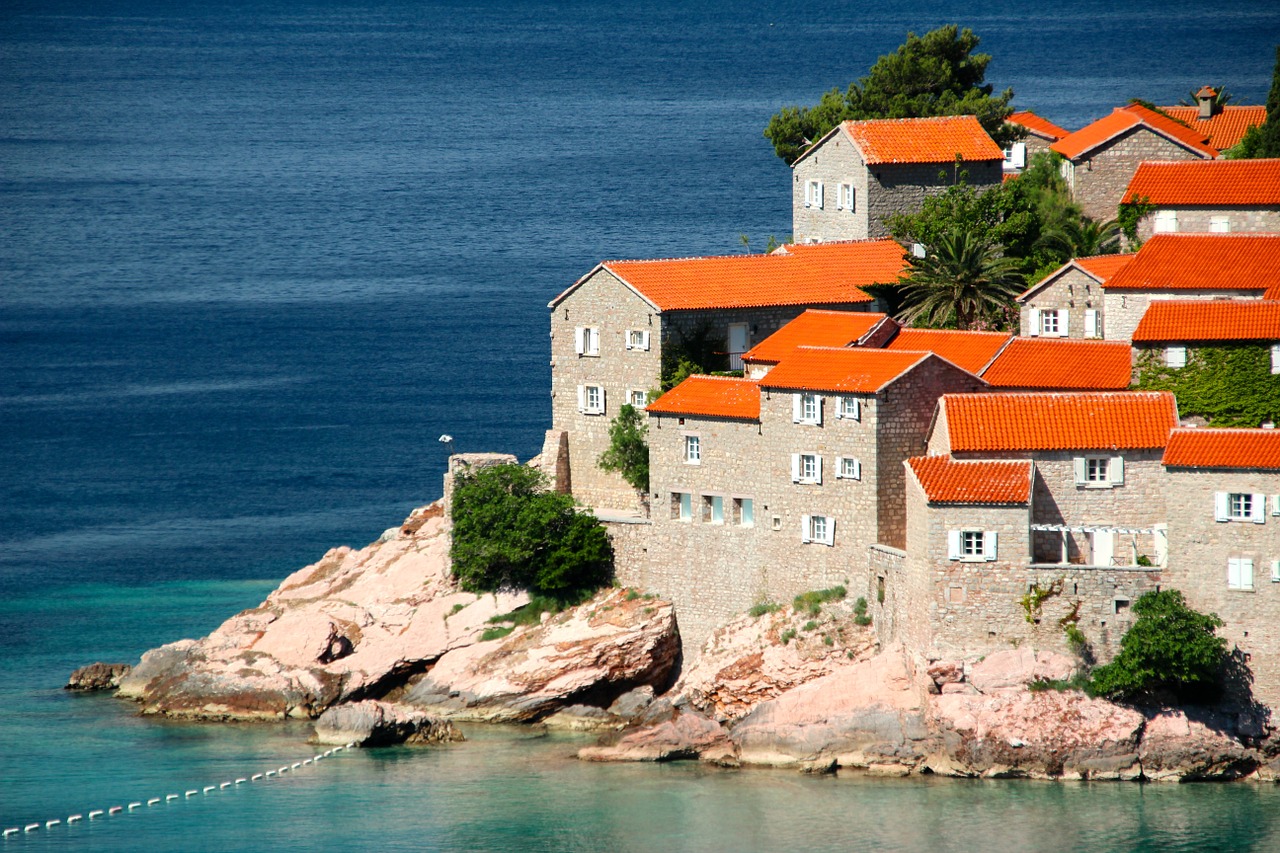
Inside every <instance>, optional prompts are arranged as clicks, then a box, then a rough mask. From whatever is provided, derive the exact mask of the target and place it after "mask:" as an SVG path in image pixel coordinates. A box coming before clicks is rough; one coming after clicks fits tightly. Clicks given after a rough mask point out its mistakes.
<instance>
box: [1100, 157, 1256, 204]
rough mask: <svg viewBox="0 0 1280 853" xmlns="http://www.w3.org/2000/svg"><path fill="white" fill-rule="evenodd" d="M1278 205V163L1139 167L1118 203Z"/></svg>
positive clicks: (1193, 162) (1210, 162) (1181, 163)
mask: <svg viewBox="0 0 1280 853" xmlns="http://www.w3.org/2000/svg"><path fill="white" fill-rule="evenodd" d="M1138 198H1145V199H1147V200H1148V201H1149V202H1150V203H1151V204H1156V205H1161V206H1165V205H1179V206H1180V205H1214V206H1222V205H1237V204H1246V205H1268V206H1272V207H1274V206H1276V205H1280V159H1274V160H1175V161H1172V162H1163V161H1161V162H1147V163H1139V164H1138V171H1136V172H1134V174H1133V178H1132V179H1130V181H1129V187H1128V189H1126V190H1125V192H1124V198H1122V199H1121V200H1120V201H1121V203H1124V202H1129V201H1133V200H1134V199H1138Z"/></svg>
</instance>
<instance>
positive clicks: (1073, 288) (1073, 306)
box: [1019, 267, 1107, 339]
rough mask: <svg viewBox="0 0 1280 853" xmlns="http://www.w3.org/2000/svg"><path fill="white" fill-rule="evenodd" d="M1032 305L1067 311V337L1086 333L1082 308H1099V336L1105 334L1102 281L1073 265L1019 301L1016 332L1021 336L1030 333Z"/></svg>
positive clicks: (1029, 334)
mask: <svg viewBox="0 0 1280 853" xmlns="http://www.w3.org/2000/svg"><path fill="white" fill-rule="evenodd" d="M1033 308H1039V309H1040V310H1042V311H1045V310H1049V311H1066V312H1067V337H1068V338H1077V339H1079V338H1083V337H1084V336H1085V334H1084V312H1085V311H1086V310H1087V309H1090V308H1092V309H1094V310H1096V311H1097V312H1098V337H1100V338H1102V337H1106V335H1107V326H1106V322H1105V319H1106V314H1105V313H1104V311H1103V308H1104V305H1103V290H1102V285H1100V284H1098V282H1096V281H1094V280H1093V279H1092V278H1090V277H1089V276H1087V275H1085V274H1084V273H1083V272H1081V271H1080V270H1078V269H1076V268H1075V267H1071V268H1069V269H1068V270H1067V271H1066V272H1064V273H1062V274H1060V275H1059V276H1058V277H1057V278H1055V279H1054V280H1053V281H1051V282H1049V283H1047V284H1045V285H1044V288H1043V289H1042V290H1038V291H1036V293H1035V295H1033V296H1031V297H1030V298H1028V299H1027V301H1026V302H1024V303H1022V305H1021V308H1020V309H1019V317H1020V320H1021V331H1020V333H1019V334H1021V335H1022V336H1023V337H1031V336H1032V335H1031V331H1032V323H1031V309H1033ZM1036 331H1037V332H1038V331H1039V330H1038V329H1037V330H1036Z"/></svg>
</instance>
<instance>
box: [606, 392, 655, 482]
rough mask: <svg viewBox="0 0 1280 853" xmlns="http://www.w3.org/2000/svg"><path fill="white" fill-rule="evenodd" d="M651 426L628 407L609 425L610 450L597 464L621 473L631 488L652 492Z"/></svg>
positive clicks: (607, 450)
mask: <svg viewBox="0 0 1280 853" xmlns="http://www.w3.org/2000/svg"><path fill="white" fill-rule="evenodd" d="M648 432H649V425H648V424H647V423H645V420H644V415H643V414H642V413H641V412H640V411H639V410H638V409H636V407H635V406H632V405H631V404H630V403H624V404H623V406H622V408H621V409H619V410H618V416H617V417H616V418H614V419H613V421H612V422H611V423H610V424H609V447H608V449H606V450H605V451H604V453H601V454H600V458H599V459H598V460H596V461H597V464H599V466H600V468H601V470H603V471H617V472H618V473H619V474H621V475H622V479H624V480H626V481H627V484H628V485H630V486H631V488H633V489H635V490H636V491H640V492H647V491H649V443H648V441H646V440H645V436H646V435H647V434H648Z"/></svg>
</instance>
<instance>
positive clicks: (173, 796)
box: [164, 794, 178, 803]
mask: <svg viewBox="0 0 1280 853" xmlns="http://www.w3.org/2000/svg"><path fill="white" fill-rule="evenodd" d="M176 799H178V795H177V794H165V795H164V801H165V802H166V803H167V802H169V801H170V800H176Z"/></svg>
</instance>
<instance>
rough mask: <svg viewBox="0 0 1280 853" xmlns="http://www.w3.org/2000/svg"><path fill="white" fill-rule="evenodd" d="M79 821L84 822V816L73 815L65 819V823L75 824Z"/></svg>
mask: <svg viewBox="0 0 1280 853" xmlns="http://www.w3.org/2000/svg"><path fill="white" fill-rule="evenodd" d="M81 820H84V815H82V814H73V815H72V816H71V817H69V818H67V823H76V822H77V821H81Z"/></svg>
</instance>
